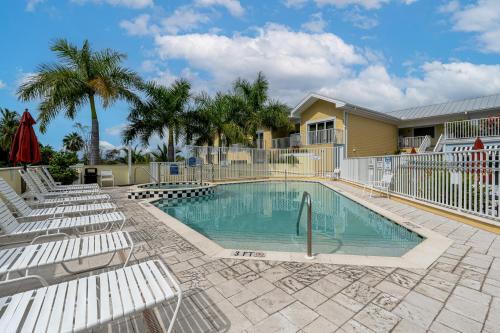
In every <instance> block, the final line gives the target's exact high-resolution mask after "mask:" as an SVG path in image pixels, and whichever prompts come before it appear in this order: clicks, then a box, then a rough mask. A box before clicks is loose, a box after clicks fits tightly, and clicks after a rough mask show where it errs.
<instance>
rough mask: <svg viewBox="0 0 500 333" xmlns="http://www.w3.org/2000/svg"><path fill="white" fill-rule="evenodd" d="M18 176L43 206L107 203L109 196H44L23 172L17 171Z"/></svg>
mask: <svg viewBox="0 0 500 333" xmlns="http://www.w3.org/2000/svg"><path fill="white" fill-rule="evenodd" d="M19 174H20V175H21V177H22V178H23V180H24V182H25V183H26V185H28V188H29V190H30V193H31V194H32V195H33V196H34V197H35V198H36V199H37V200H38V202H39V203H40V204H43V205H52V206H53V205H59V204H61V203H67V202H71V203H73V204H77V203H85V202H94V203H96V202H99V201H104V200H106V201H109V200H111V196H110V195H109V194H81V195H78V196H77V195H65V196H62V197H54V196H53V195H46V194H45V193H42V192H41V191H40V190H39V188H38V187H37V186H36V184H35V183H34V181H33V179H32V178H31V177H30V176H29V175H28V174H27V173H26V172H24V171H23V170H19ZM62 195H64V194H62Z"/></svg>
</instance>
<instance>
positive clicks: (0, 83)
mask: <svg viewBox="0 0 500 333" xmlns="http://www.w3.org/2000/svg"><path fill="white" fill-rule="evenodd" d="M5 87H7V85H6V84H5V82H3V81H2V80H0V89H3V88H5Z"/></svg>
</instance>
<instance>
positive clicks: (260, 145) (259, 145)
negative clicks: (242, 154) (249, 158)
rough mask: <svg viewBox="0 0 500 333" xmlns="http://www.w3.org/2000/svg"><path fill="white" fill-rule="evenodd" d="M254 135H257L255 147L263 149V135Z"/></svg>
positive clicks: (261, 133) (259, 133)
mask: <svg viewBox="0 0 500 333" xmlns="http://www.w3.org/2000/svg"><path fill="white" fill-rule="evenodd" d="M256 134H257V136H256V142H255V145H256V146H257V148H259V149H263V148H264V133H263V132H257V133H256Z"/></svg>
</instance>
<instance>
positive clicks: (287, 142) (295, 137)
mask: <svg viewBox="0 0 500 333" xmlns="http://www.w3.org/2000/svg"><path fill="white" fill-rule="evenodd" d="M299 146H300V134H298V133H295V134H290V136H287V137H284V138H276V139H273V140H272V147H273V148H274V149H286V148H290V147H299Z"/></svg>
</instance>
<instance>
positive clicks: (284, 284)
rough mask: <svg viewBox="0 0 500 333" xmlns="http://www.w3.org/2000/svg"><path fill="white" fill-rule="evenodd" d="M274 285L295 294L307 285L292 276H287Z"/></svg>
mask: <svg viewBox="0 0 500 333" xmlns="http://www.w3.org/2000/svg"><path fill="white" fill-rule="evenodd" d="M274 285H275V286H276V287H278V288H281V289H282V290H284V291H286V292H287V293H288V294H293V293H295V292H297V291H299V290H300V289H302V288H304V287H305V285H304V284H302V283H301V282H299V281H297V280H295V279H294V278H292V277H291V276H287V277H285V278H283V279H281V280H279V281H276V282H275V283H274Z"/></svg>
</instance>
